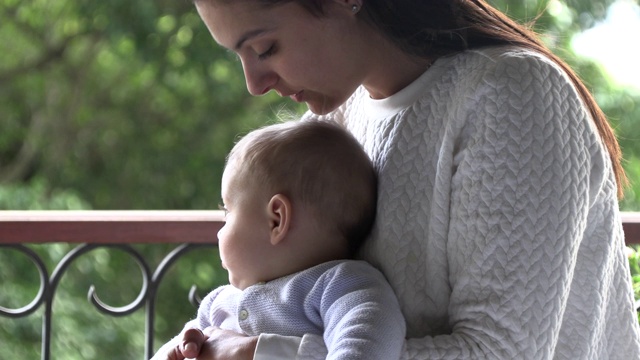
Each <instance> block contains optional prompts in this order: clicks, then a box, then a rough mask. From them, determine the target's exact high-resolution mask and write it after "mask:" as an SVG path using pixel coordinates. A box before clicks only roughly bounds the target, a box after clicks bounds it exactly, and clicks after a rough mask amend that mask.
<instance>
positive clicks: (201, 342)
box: [183, 326, 258, 360]
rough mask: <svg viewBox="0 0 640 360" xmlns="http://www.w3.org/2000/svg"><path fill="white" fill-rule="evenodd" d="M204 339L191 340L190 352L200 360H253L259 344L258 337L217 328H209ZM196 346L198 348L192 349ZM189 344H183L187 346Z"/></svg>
mask: <svg viewBox="0 0 640 360" xmlns="http://www.w3.org/2000/svg"><path fill="white" fill-rule="evenodd" d="M202 333H203V334H204V336H203V337H200V336H198V334H194V335H195V336H193V337H190V338H189V340H190V341H189V343H188V344H189V350H190V352H191V351H193V352H194V353H195V354H199V355H198V357H197V359H198V360H252V359H253V354H254V353H255V351H256V345H257V344H258V337H257V336H245V335H240V334H238V333H236V332H233V331H229V330H222V329H220V328H217V327H213V326H211V327H208V328H206V329H204V331H203V332H202ZM191 344H195V345H196V346H197V348H194V347H192V345H191ZM186 345H187V343H186V342H185V343H183V346H186Z"/></svg>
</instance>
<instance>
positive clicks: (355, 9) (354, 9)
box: [351, 4, 360, 14]
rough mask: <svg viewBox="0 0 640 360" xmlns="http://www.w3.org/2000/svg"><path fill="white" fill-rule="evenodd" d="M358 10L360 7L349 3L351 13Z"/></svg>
mask: <svg viewBox="0 0 640 360" xmlns="http://www.w3.org/2000/svg"><path fill="white" fill-rule="evenodd" d="M358 10H360V8H358V5H356V4H353V5H351V12H352V13H354V14H355V13H357V12H358Z"/></svg>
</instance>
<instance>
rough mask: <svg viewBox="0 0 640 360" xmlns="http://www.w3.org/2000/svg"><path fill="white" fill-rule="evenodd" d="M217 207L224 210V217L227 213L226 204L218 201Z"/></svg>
mask: <svg viewBox="0 0 640 360" xmlns="http://www.w3.org/2000/svg"><path fill="white" fill-rule="evenodd" d="M218 209H220V210H222V211H224V216H225V217H226V216H227V214H228V213H229V210H227V208H226V206H224V204H223V203H219V204H218Z"/></svg>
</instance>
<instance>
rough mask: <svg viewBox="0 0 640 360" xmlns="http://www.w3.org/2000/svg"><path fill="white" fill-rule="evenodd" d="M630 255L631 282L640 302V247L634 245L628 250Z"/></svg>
mask: <svg viewBox="0 0 640 360" xmlns="http://www.w3.org/2000/svg"><path fill="white" fill-rule="evenodd" d="M627 250H628V254H629V268H630V269H631V281H632V283H633V294H634V297H635V299H636V301H640V252H639V251H640V245H633V246H630V247H628V248H627ZM638 321H640V313H638Z"/></svg>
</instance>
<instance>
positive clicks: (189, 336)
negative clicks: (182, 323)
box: [180, 329, 207, 358]
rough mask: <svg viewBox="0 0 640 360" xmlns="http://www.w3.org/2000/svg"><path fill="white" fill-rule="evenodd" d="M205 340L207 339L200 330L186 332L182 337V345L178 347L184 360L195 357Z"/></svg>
mask: <svg viewBox="0 0 640 360" xmlns="http://www.w3.org/2000/svg"><path fill="white" fill-rule="evenodd" d="M205 340H207V338H206V336H205V335H204V334H203V333H202V331H200V329H189V330H186V331H185V332H184V334H183V336H182V345H181V346H180V350H181V351H182V355H183V356H184V357H186V358H195V357H197V356H198V355H199V354H200V348H201V347H202V344H203V343H204V342H205Z"/></svg>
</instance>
